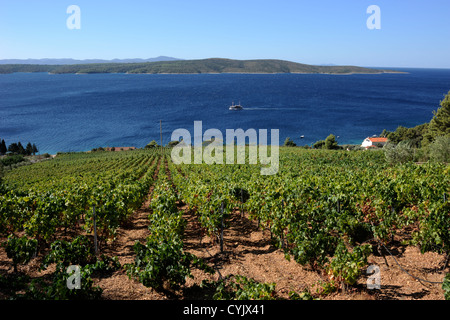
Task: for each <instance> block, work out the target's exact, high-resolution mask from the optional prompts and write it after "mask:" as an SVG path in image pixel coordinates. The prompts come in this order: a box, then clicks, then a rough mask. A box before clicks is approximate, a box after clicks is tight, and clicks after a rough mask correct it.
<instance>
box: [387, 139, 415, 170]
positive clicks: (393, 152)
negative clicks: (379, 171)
mask: <svg viewBox="0 0 450 320" xmlns="http://www.w3.org/2000/svg"><path fill="white" fill-rule="evenodd" d="M383 150H384V156H385V157H386V161H387V162H388V163H390V164H397V163H406V162H409V161H412V160H414V149H413V148H412V147H411V144H410V143H409V142H407V141H401V142H400V143H399V144H397V145H395V144H393V143H387V144H386V145H385V146H384V147H383Z"/></svg>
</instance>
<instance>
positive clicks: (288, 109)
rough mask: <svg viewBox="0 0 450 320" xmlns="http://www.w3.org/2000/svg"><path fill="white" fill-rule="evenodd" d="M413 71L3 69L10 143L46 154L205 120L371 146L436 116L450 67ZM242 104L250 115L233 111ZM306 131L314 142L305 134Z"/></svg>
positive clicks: (148, 136) (133, 139)
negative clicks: (375, 139) (377, 137)
mask: <svg viewBox="0 0 450 320" xmlns="http://www.w3.org/2000/svg"><path fill="white" fill-rule="evenodd" d="M404 71H408V72H410V73H409V74H382V75H300V74H272V75H251V74H196V75H146V74H140V75H131V74H93V75H74V74H64V75H49V74H46V73H16V74H7V75H0V139H5V141H6V143H7V144H8V145H9V144H10V143H12V142H17V141H21V142H22V144H26V143H27V142H28V141H30V142H32V143H35V144H36V145H37V146H38V148H39V149H40V152H42V153H43V152H49V153H56V152H58V151H85V150H90V149H92V148H94V147H99V146H104V147H106V146H116V147H120V146H136V147H143V146H145V145H146V144H147V143H148V142H150V141H151V140H153V139H154V140H156V141H157V142H158V143H159V141H160V135H159V120H162V129H163V142H164V144H166V143H167V142H169V141H170V136H171V134H172V132H173V130H175V129H177V128H185V129H188V130H189V131H190V132H191V133H192V135H193V124H194V121H195V120H202V121H203V130H206V129H210V128H217V129H219V130H221V131H222V132H223V134H224V135H225V130H226V129H238V128H242V129H244V130H246V129H249V128H254V129H279V130H280V144H282V143H283V142H284V139H285V138H286V137H288V136H289V137H291V138H292V139H293V140H294V141H295V142H296V143H297V144H299V145H305V144H311V143H314V142H315V141H317V140H320V139H325V138H326V137H327V136H328V135H329V134H330V133H333V134H334V135H336V136H339V139H338V141H339V143H341V144H344V143H358V144H359V143H361V142H362V140H363V139H364V138H366V137H367V136H372V135H374V134H380V133H381V131H382V130H383V129H387V130H395V129H396V128H397V127H398V126H400V125H402V126H406V127H411V126H415V125H418V124H422V123H425V122H428V121H429V120H430V119H431V118H432V116H433V114H432V111H433V110H436V109H437V108H438V107H439V103H440V101H441V100H442V99H443V97H444V96H445V94H446V93H447V92H448V91H449V90H450V69H447V70H436V69H434V70H432V69H408V70H404ZM233 101H234V102H235V103H238V102H239V101H240V102H241V104H242V105H243V106H244V110H242V111H229V110H228V107H229V105H230V104H231V103H232V102H233ZM301 135H304V136H305V138H304V139H300V136H301Z"/></svg>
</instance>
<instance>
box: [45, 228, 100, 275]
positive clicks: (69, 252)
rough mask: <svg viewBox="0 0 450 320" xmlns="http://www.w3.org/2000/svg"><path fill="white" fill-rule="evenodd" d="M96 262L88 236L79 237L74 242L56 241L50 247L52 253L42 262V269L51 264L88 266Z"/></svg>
mask: <svg viewBox="0 0 450 320" xmlns="http://www.w3.org/2000/svg"><path fill="white" fill-rule="evenodd" d="M95 260H96V257H95V253H94V250H93V245H92V241H91V240H89V238H88V237H86V236H78V237H76V238H75V239H74V240H73V241H71V242H68V241H64V240H57V241H54V242H53V243H52V244H51V246H50V252H49V253H48V254H47V255H46V256H45V258H44V259H43V262H42V268H44V269H46V268H47V267H48V265H49V264H51V263H58V264H61V266H64V267H68V266H69V265H82V266H84V265H87V264H91V263H94V261H95Z"/></svg>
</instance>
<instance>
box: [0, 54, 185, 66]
mask: <svg viewBox="0 0 450 320" xmlns="http://www.w3.org/2000/svg"><path fill="white" fill-rule="evenodd" d="M175 60H181V59H177V58H172V57H166V56H159V57H156V58H149V59H139V58H136V59H112V60H103V59H85V60H76V59H0V65H2V64H39V65H68V64H92V63H143V62H157V61H175Z"/></svg>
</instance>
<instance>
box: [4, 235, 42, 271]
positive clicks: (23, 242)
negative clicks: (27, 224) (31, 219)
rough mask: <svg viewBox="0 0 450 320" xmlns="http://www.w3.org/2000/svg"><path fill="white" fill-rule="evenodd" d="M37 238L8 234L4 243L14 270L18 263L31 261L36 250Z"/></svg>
mask: <svg viewBox="0 0 450 320" xmlns="http://www.w3.org/2000/svg"><path fill="white" fill-rule="evenodd" d="M37 244H38V242H37V240H35V239H28V238H27V237H25V236H24V237H21V238H17V237H16V236H14V235H10V236H9V237H8V240H7V241H6V243H5V247H6V255H7V256H8V258H10V259H12V260H13V264H14V272H17V265H18V264H27V263H28V262H30V261H31V259H32V258H33V256H34V255H35V254H36V250H37Z"/></svg>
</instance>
